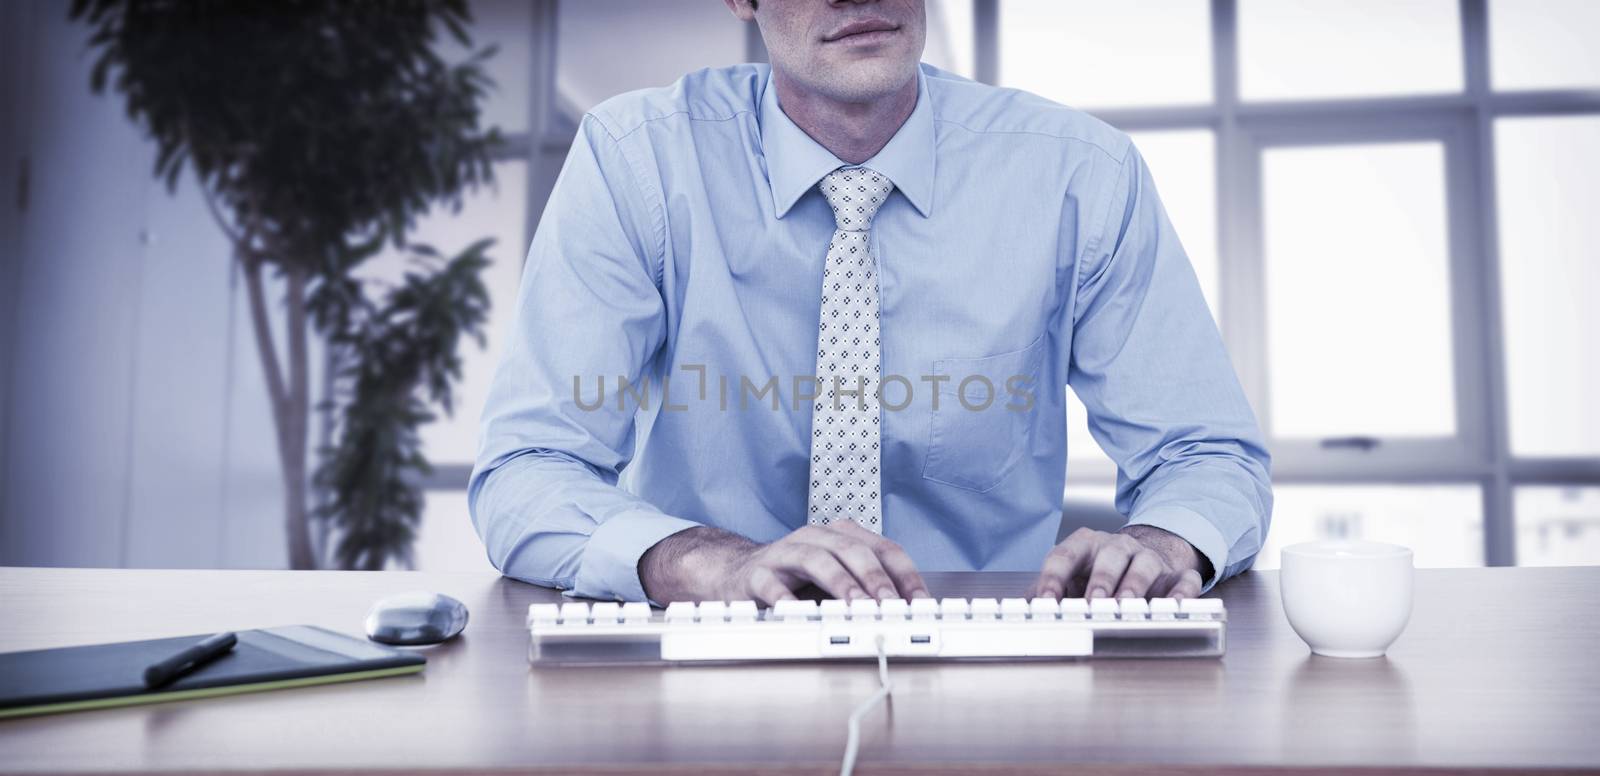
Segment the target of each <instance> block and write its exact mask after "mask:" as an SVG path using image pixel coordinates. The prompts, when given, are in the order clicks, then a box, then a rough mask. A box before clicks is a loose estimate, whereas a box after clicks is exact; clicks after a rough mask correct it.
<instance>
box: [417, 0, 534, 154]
mask: <svg viewBox="0 0 1600 776" xmlns="http://www.w3.org/2000/svg"><path fill="white" fill-rule="evenodd" d="M468 32H469V33H471V35H472V46H473V49H474V50H477V49H483V48H485V47H487V46H497V47H499V49H498V50H497V51H496V52H495V54H494V56H493V57H490V58H489V60H488V61H487V62H486V63H485V64H484V69H485V70H486V71H487V72H488V74H489V77H490V78H492V79H494V88H493V89H491V90H490V91H489V93H488V95H487V96H486V97H485V99H484V101H483V103H482V104H483V107H484V110H483V115H482V116H481V117H479V124H480V125H481V126H484V127H489V126H498V127H500V130H501V131H502V132H526V131H527V130H528V96H529V95H530V94H531V93H532V89H531V86H530V84H529V82H528V78H529V76H530V74H531V73H532V72H533V60H532V58H531V57H532V44H533V5H532V4H531V3H527V2H521V1H520V0H476V2H474V3H473V4H472V27H471V29H469V30H468ZM440 40H441V41H442V42H441V45H440V47H439V48H440V51H441V56H443V57H444V58H445V61H447V62H452V63H455V62H460V61H462V60H464V59H466V58H467V56H469V55H470V53H471V52H469V51H468V50H467V49H466V48H464V47H462V46H461V44H460V43H457V42H456V39H455V38H454V37H453V36H450V35H443V36H442V37H441V38H440Z"/></svg>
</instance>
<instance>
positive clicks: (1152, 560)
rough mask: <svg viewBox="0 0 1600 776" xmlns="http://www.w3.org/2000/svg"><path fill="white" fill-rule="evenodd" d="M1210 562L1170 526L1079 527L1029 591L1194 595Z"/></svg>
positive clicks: (1052, 594) (1071, 595) (1046, 563)
mask: <svg viewBox="0 0 1600 776" xmlns="http://www.w3.org/2000/svg"><path fill="white" fill-rule="evenodd" d="M1210 573H1211V567H1210V563H1209V562H1208V561H1207V560H1206V559H1205V557H1204V556H1202V555H1201V554H1200V553H1199V552H1197V551H1195V548H1194V547H1193V546H1191V545H1190V544H1189V543H1188V542H1186V541H1184V540H1183V539H1182V538H1180V537H1178V536H1177V535H1176V534H1173V533H1171V532H1169V531H1163V530H1161V529H1160V528H1156V527H1154V526H1148V525H1130V526H1127V527H1125V528H1123V529H1122V530H1120V531H1117V532H1116V533H1106V532H1104V531H1095V530H1091V529H1088V528H1079V529H1078V530H1076V531H1074V532H1073V533H1072V535H1071V536H1068V537H1067V538H1066V539H1065V540H1063V541H1062V542H1061V543H1060V544H1058V545H1056V546H1055V549H1052V550H1051V551H1050V554H1049V555H1047V556H1045V559H1044V570H1043V571H1042V572H1040V574H1039V579H1038V580H1037V581H1035V582H1034V583H1033V589H1032V590H1031V591H1030V592H1029V593H1028V597H1030V598H1032V597H1034V596H1039V597H1043V598H1063V597H1068V598H1078V597H1082V598H1107V597H1111V596H1113V595H1114V596H1115V597H1117V598H1145V597H1150V598H1163V597H1165V598H1196V597H1199V595H1200V585H1201V580H1203V579H1204V577H1202V576H1201V575H1202V574H1210Z"/></svg>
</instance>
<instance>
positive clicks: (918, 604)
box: [911, 598, 939, 620]
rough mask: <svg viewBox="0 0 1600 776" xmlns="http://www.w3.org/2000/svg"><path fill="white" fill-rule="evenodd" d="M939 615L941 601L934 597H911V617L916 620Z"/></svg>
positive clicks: (928, 618) (929, 618)
mask: <svg viewBox="0 0 1600 776" xmlns="http://www.w3.org/2000/svg"><path fill="white" fill-rule="evenodd" d="M937 616H939V602H938V601H935V600H933V599H932V598H913V599H911V618H912V619H914V620H931V619H933V618H934V617H937Z"/></svg>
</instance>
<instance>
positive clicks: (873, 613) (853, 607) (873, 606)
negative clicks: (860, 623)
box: [850, 598, 878, 620]
mask: <svg viewBox="0 0 1600 776" xmlns="http://www.w3.org/2000/svg"><path fill="white" fill-rule="evenodd" d="M850 619H852V620H876V619H878V602H877V601H874V600H872V599H871V598H857V599H856V600H854V601H851V602H850Z"/></svg>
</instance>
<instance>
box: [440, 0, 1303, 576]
mask: <svg viewBox="0 0 1600 776" xmlns="http://www.w3.org/2000/svg"><path fill="white" fill-rule="evenodd" d="M725 2H726V3H727V4H728V6H729V8H730V9H731V10H732V11H733V13H734V14H735V15H736V16H737V17H738V18H739V19H741V20H744V21H746V22H751V23H754V24H756V25H758V26H759V28H760V31H761V35H762V38H763V40H764V41H765V42H766V46H767V50H768V52H769V53H770V57H771V63H772V64H771V66H770V67H768V66H764V65H740V66H735V67H728V68H721V69H713V70H702V71H699V72H696V73H691V74H689V75H687V76H685V77H684V78H682V79H681V80H679V81H678V82H677V83H675V84H673V85H672V86H669V87H666V88H661V89H649V90H644V91H639V92H633V93H630V94H625V95H622V96H619V97H616V98H613V99H611V100H608V101H607V102H605V103H602V104H601V105H600V106H599V107H597V108H595V109H594V110H592V111H590V112H589V113H588V114H587V115H585V116H584V117H583V120H582V123H581V125H580V127H579V130H578V133H577V137H576V138H575V139H574V141H573V145H572V151H571V153H570V155H569V156H568V157H567V161H566V164H565V166H564V168H563V169H562V171H561V175H560V177H559V179H558V180H557V182H556V185H555V189H554V191H553V192H552V194H551V197H550V200H549V204H548V205H547V206H546V209H545V212H544V215H543V218H542V220H541V221H540V224H539V228H538V230H537V233H536V234H535V236H534V239H533V243H532V247H531V249H530V251H529V254H528V259H527V264H526V267H525V269H524V272H523V278H522V286H521V292H520V297H519V300H518V310H517V318H516V323H515V327H514V328H513V329H512V330H511V332H510V334H509V337H508V338H507V340H506V342H505V346H504V355H503V360H502V362H501V364H500V366H499V369H498V371H497V373H496V375H495V378H494V384H493V388H492V389H491V393H490V396H489V399H488V402H487V405H486V407H485V410H484V417H483V438H482V443H481V446H480V449H479V454H478V460H477V466H476V468H475V470H474V472H473V475H472V481H471V484H470V489H469V495H468V498H469V499H470V502H471V507H472V514H473V521H474V524H475V526H476V527H477V530H478V532H479V534H480V536H481V537H482V538H483V541H484V543H485V546H486V547H487V549H488V554H489V557H490V559H491V560H492V561H493V562H494V564H495V565H496V566H497V567H498V568H499V569H500V570H501V571H502V572H504V573H505V574H507V575H509V576H512V577H515V578H518V579H522V580H526V581H529V582H534V583H537V584H541V585H548V586H553V587H559V588H563V589H568V590H571V591H572V592H573V593H574V594H576V595H581V596H589V597H594V598H604V599H624V600H640V599H646V598H648V599H650V600H654V601H656V602H665V601H672V600H700V599H745V598H750V599H755V600H758V601H761V602H764V603H771V602H773V601H777V600H780V599H784V598H790V597H794V596H796V595H801V594H805V593H808V592H811V591H812V590H820V591H821V592H822V593H824V594H826V595H830V596H834V597H838V598H845V599H850V598H856V597H863V596H865V597H878V598H885V597H916V596H923V595H927V589H926V586H925V584H924V582H923V578H922V576H921V572H920V570H971V569H980V570H1008V571H1018V570H1028V571H1033V572H1037V573H1038V577H1037V579H1036V581H1035V582H1034V584H1033V590H1032V591H1031V594H1033V595H1042V596H1056V597H1060V596H1088V597H1099V596H1117V597H1132V596H1175V597H1184V596H1196V595H1199V594H1201V593H1202V592H1203V591H1204V590H1206V589H1209V587H1210V586H1212V585H1214V584H1215V583H1216V582H1218V581H1219V580H1221V579H1224V578H1226V577H1228V576H1230V575H1232V574H1235V573H1237V572H1239V571H1240V570H1242V569H1244V568H1247V567H1248V566H1249V564H1250V562H1251V560H1252V559H1253V558H1254V556H1255V554H1256V552H1257V550H1258V549H1259V548H1260V547H1261V543H1262V539H1263V537H1264V535H1265V533H1266V530H1267V526H1268V522H1269V518H1270V513H1271V503H1272V495H1271V490H1270V485H1269V478H1268V456H1267V452H1266V450H1265V449H1264V448H1263V445H1262V440H1261V434H1260V431H1259V430H1258V428H1257V425H1256V422H1255V419H1254V417H1253V416H1252V413H1251V410H1250V407H1249V406H1248V404H1247V403H1246V401H1245V398H1244V396H1243V394H1242V391H1241V390H1240V387H1239V385H1238V380H1237V378H1236V377H1235V375H1234V374H1233V371H1232V368H1231V366H1230V364H1229V362H1228V357H1227V354H1226V353H1225V352H1224V350H1223V345H1222V342H1221V338H1220V337H1219V335H1218V333H1217V329H1216V326H1215V325H1214V324H1213V322H1212V319H1211V316H1210V315H1209V313H1208V312H1207V309H1206V305H1205V302H1204V301H1203V299H1202V297H1201V294H1200V290H1199V286H1198V283H1197V281H1196V279H1195V275H1194V271H1193V269H1192V268H1191V267H1190V265H1189V262H1188V259H1187V257H1186V256H1185V254H1184V252H1183V249H1182V247H1181V246H1180V245H1179V242H1178V237H1177V235H1176V234H1175V233H1174V232H1173V228H1172V225H1171V223H1170V222H1169V221H1168V219H1167V216H1166V214H1165V212H1164V211H1163V209H1162V206H1161V203H1160V201H1159V200H1158V199H1157V197H1156V191H1155V187H1154V186H1153V184H1152V182H1151V177H1150V172H1149V170H1148V169H1147V168H1146V166H1145V163H1144V161H1143V160H1142V159H1141V158H1140V156H1139V153H1138V152H1137V150H1135V149H1134V147H1133V145H1132V144H1131V143H1130V142H1129V140H1128V138H1127V136H1125V135H1124V134H1122V133H1120V132H1118V131H1116V130H1114V129H1111V128H1110V127H1108V126H1106V125H1105V124H1102V123H1100V122H1099V121H1096V120H1095V119H1093V118H1090V117H1089V116H1087V115H1085V114H1083V113H1079V112H1077V111H1074V110H1071V109H1069V108H1066V107H1063V106H1061V105H1057V104H1055V103H1051V102H1049V101H1046V100H1043V99H1041V98H1039V97H1035V96H1033V95H1030V94H1027V93H1024V92H1019V91H1015V90H1010V89H999V88H995V87H991V86H986V85H982V84H978V83H974V82H972V81H968V80H965V79H962V78H958V77H956V76H953V75H950V74H948V73H945V72H942V71H940V70H938V69H936V68H933V67H930V66H927V65H921V64H919V59H920V57H921V54H922V48H923V42H924V37H925V32H926V27H925V17H924V8H923V4H922V2H921V0H881V1H880V2H825V1H824V0H725ZM1077 77H1092V75H1089V74H1078V75H1077ZM1068 385H1070V386H1071V387H1072V388H1073V389H1074V390H1075V391H1076V393H1077V395H1078V396H1079V397H1081V398H1082V400H1083V402H1084V404H1085V405H1086V406H1087V407H1088V409H1089V413H1090V424H1089V427H1090V430H1091V432H1092V433H1093V434H1094V436H1095V438H1096V439H1097V440H1098V441H1099V442H1100V445H1101V447H1103V448H1104V449H1105V450H1106V452H1107V453H1109V454H1110V455H1111V456H1112V457H1113V458H1114V459H1115V460H1116V462H1117V465H1118V470H1119V475H1118V478H1117V496H1116V505H1117V508H1118V510H1119V511H1121V512H1122V513H1123V514H1125V515H1127V516H1128V523H1127V525H1126V526H1125V527H1124V528H1122V529H1121V530H1119V531H1117V532H1115V533H1103V532H1098V531H1092V530H1086V529H1085V530H1079V531H1077V532H1076V533H1073V534H1072V535H1070V536H1069V537H1068V538H1067V539H1066V540H1065V541H1063V542H1061V543H1060V544H1059V545H1056V544H1055V539H1056V536H1057V531H1058V527H1059V524H1060V521H1061V498H1062V492H1063V483H1064V479H1065V476H1066V454H1067V445H1068V444H1069V443H1085V442H1084V440H1076V439H1073V440H1069V439H1067V438H1066V421H1065V413H1064V406H1063V405H1064V402H1063V397H1064V392H1065V390H1066V387H1067V386H1068ZM1053 545H1054V546H1053Z"/></svg>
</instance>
